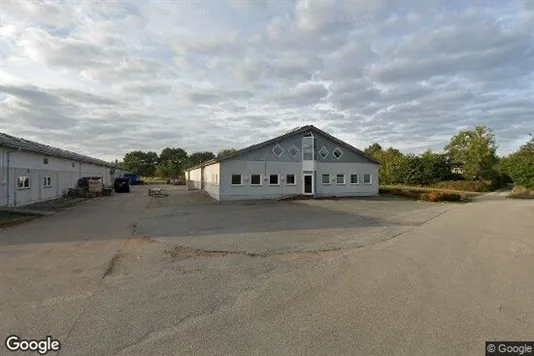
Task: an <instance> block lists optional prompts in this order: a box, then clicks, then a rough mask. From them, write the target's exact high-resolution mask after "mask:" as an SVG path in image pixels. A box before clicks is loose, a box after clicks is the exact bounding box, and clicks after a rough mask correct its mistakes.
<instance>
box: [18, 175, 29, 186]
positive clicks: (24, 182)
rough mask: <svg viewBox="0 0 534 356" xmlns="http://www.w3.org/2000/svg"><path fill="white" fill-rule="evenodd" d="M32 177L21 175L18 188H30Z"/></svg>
mask: <svg viewBox="0 0 534 356" xmlns="http://www.w3.org/2000/svg"><path fill="white" fill-rule="evenodd" d="M29 188H30V177H27V176H20V177H18V178H17V189H29Z"/></svg>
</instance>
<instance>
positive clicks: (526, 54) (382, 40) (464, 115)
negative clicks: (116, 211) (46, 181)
mask: <svg viewBox="0 0 534 356" xmlns="http://www.w3.org/2000/svg"><path fill="white" fill-rule="evenodd" d="M5 1H6V0H5ZM5 1H4V2H3V3H2V6H1V7H0V16H1V23H0V53H1V56H2V63H1V66H2V68H1V82H0V83H1V84H0V103H1V117H0V131H3V132H7V133H9V134H12V135H16V136H22V137H25V138H28V139H33V140H37V141H40V142H43V143H47V144H50V145H54V146H58V147H62V148H65V149H71V150H74V151H77V152H79V153H84V154H89V155H92V156H95V157H100V158H104V159H114V158H121V157H122V156H123V155H124V153H125V152H128V151H130V150H135V149H141V150H155V151H158V152H159V151H160V150H161V149H162V148H164V147H166V146H171V147H183V148H185V149H186V150H188V151H189V152H194V151H200V150H212V151H215V152H216V151H218V150H219V149H221V148H228V147H235V148H240V147H243V146H247V145H249V144H253V143H257V142H259V141H261V140H264V139H267V138H270V137H273V136H276V135H278V134H281V133H283V132H286V131H288V130H289V129H292V128H294V127H296V126H302V125H307V124H312V125H315V126H317V127H319V128H321V129H323V130H325V131H327V132H329V133H331V134H333V135H336V136H338V137H339V138H341V139H344V140H347V141H348V142H349V143H351V144H354V145H355V146H357V147H360V148H364V147H365V146H367V145H369V144H370V143H372V142H379V143H380V144H382V145H383V146H389V145H394V146H396V147H398V148H400V149H402V150H403V151H405V152H414V153H418V152H421V151H423V150H425V149H427V148H432V149H434V150H441V149H442V148H443V146H444V144H446V142H447V141H448V139H449V138H450V136H451V135H453V134H454V133H456V132H457V131H458V130H461V129H466V128H469V127H472V126H473V125H476V124H484V125H488V126H490V127H492V128H494V129H495V132H496V134H497V138H498V142H499V146H500V148H499V153H500V154H505V153H508V152H509V151H511V150H514V149H516V148H517V146H518V145H520V144H521V143H523V142H525V141H526V140H527V134H528V133H529V132H533V131H534V95H533V94H534V52H533V49H534V37H533V33H534V0H533V1H527V2H520V1H511V0H510V1H508V0H506V1H505V0H495V1H485V2H482V1H455V0H449V1H436V0H411V1H400V0H376V1H370V0H366V1H346V2H342V1H332V0H314V1H290V0H287V1H286V0H276V1H274V0H273V1H264V0H250V1H249V0H228V1H223V0H220V1H215V0H214V1H196V2H182V1H172V2H171V1H160V0H158V1H151V2H150V1H146V2H145V1H138V0H135V1H120V2H112V1H78V2H48V1H30V0H28V1H11V2H9V1H8V0H7V1H8V2H7V3H6V2H5Z"/></svg>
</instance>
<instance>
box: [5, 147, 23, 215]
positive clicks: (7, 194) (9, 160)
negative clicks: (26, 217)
mask: <svg viewBox="0 0 534 356" xmlns="http://www.w3.org/2000/svg"><path fill="white" fill-rule="evenodd" d="M19 151H20V147H19V148H17V149H16V150H12V151H7V152H6V157H7V164H6V171H7V172H6V203H7V204H6V206H7V207H8V208H9V163H10V162H11V159H10V156H9V155H10V154H12V153H13V152H19Z"/></svg>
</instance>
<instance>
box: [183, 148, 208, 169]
mask: <svg viewBox="0 0 534 356" xmlns="http://www.w3.org/2000/svg"><path fill="white" fill-rule="evenodd" d="M214 158H215V155H214V154H213V152H210V151H205V152H195V153H193V154H191V155H190V156H189V158H188V160H187V166H188V167H193V166H196V165H198V164H200V163H202V162H207V161H210V160H212V159H214Z"/></svg>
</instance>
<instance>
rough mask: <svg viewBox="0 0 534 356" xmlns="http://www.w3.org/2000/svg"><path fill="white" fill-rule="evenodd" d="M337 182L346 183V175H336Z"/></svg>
mask: <svg viewBox="0 0 534 356" xmlns="http://www.w3.org/2000/svg"><path fill="white" fill-rule="evenodd" d="M336 183H337V184H345V175H344V174H338V175H337V176H336Z"/></svg>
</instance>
